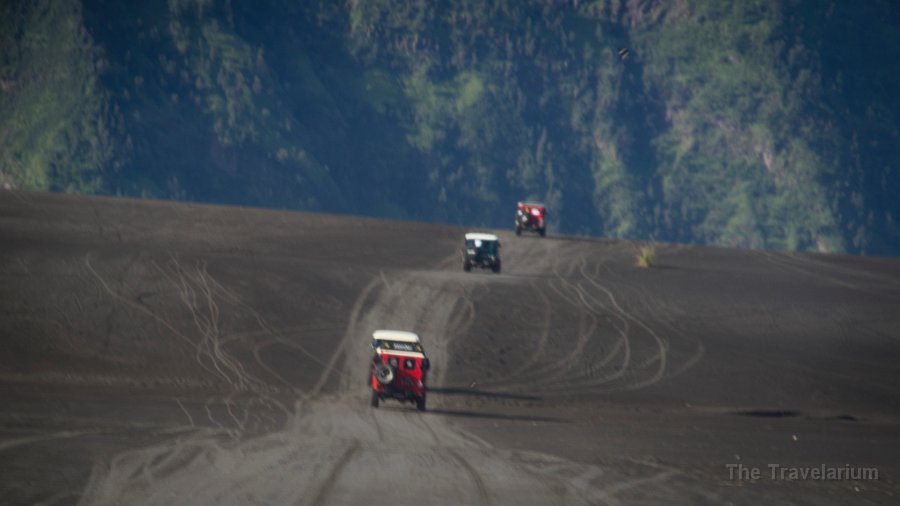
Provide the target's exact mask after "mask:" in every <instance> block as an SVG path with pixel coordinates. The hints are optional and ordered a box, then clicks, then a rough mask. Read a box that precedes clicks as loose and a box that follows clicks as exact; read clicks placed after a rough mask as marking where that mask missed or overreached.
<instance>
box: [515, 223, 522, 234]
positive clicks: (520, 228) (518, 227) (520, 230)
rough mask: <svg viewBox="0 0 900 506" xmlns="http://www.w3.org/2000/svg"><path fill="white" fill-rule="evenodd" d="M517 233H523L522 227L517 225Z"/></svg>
mask: <svg viewBox="0 0 900 506" xmlns="http://www.w3.org/2000/svg"><path fill="white" fill-rule="evenodd" d="M516 235H522V227H520V226H518V225H516Z"/></svg>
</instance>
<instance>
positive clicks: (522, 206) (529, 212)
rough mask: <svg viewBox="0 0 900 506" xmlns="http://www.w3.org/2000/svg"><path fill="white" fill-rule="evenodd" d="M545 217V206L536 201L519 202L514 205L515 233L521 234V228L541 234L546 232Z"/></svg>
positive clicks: (542, 235)
mask: <svg viewBox="0 0 900 506" xmlns="http://www.w3.org/2000/svg"><path fill="white" fill-rule="evenodd" d="M546 217H547V208H546V207H544V204H539V203H537V202H519V204H518V205H517V206H516V235H522V231H523V230H531V231H533V232H537V233H539V234H541V237H544V235H546V234H547V225H546V223H545V222H544V220H545V218H546Z"/></svg>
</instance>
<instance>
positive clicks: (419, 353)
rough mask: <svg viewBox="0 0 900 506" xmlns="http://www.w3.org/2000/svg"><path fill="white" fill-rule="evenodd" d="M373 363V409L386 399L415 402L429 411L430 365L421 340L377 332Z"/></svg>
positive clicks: (410, 335) (394, 332)
mask: <svg viewBox="0 0 900 506" xmlns="http://www.w3.org/2000/svg"><path fill="white" fill-rule="evenodd" d="M372 348H373V349H374V350H375V354H374V356H373V357H372V363H371V376H372V378H371V382H370V383H371V385H372V406H373V407H376V408H377V407H378V403H379V402H380V401H382V400H384V399H397V400H398V401H400V402H415V403H416V408H417V409H418V410H419V411H425V389H426V386H425V385H426V376H427V374H428V368H429V366H430V363H429V362H428V358H427V357H426V356H425V350H424V349H423V348H422V343H421V342H420V341H419V336H418V335H416V334H414V333H412V332H404V331H401V330H376V331H375V333H373V334H372Z"/></svg>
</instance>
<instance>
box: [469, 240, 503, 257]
mask: <svg viewBox="0 0 900 506" xmlns="http://www.w3.org/2000/svg"><path fill="white" fill-rule="evenodd" d="M466 249H474V250H477V251H478V252H480V253H483V254H486V255H495V254H497V241H483V240H481V239H467V240H466Z"/></svg>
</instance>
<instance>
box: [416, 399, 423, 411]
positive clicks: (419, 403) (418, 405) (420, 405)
mask: <svg viewBox="0 0 900 506" xmlns="http://www.w3.org/2000/svg"><path fill="white" fill-rule="evenodd" d="M416 409H418V410H419V411H425V397H416Z"/></svg>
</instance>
